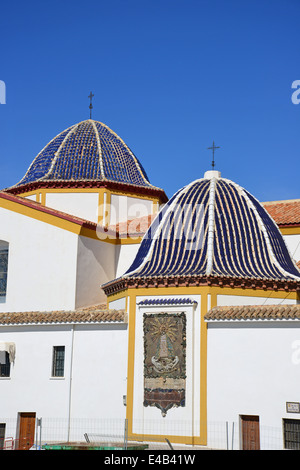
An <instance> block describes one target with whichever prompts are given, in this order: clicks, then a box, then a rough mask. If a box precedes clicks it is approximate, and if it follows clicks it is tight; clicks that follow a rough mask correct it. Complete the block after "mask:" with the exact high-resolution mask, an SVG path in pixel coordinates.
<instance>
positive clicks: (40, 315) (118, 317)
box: [0, 304, 127, 325]
mask: <svg viewBox="0 0 300 470" xmlns="http://www.w3.org/2000/svg"><path fill="white" fill-rule="evenodd" d="M126 321H127V320H126V312H125V310H111V309H107V308H106V305H105V304H102V305H94V306H92V307H84V308H81V309H77V310H57V311H52V312H3V313H0V325H21V324H39V325H40V324H53V323H56V324H59V323H111V322H126Z"/></svg>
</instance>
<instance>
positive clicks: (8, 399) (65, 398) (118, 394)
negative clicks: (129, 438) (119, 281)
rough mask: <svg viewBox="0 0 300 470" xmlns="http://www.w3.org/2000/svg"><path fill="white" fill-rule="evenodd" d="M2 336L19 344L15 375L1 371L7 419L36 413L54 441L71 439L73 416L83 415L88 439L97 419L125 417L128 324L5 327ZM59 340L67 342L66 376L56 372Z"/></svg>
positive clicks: (0, 405)
mask: <svg viewBox="0 0 300 470" xmlns="http://www.w3.org/2000/svg"><path fill="white" fill-rule="evenodd" d="M0 341H9V342H14V343H15V347H16V357H15V361H14V363H13V364H11V371H10V377H9V378H4V377H0V387H1V401H0V415H1V423H6V422H7V423H8V424H7V426H8V425H9V422H11V421H12V420H16V419H17V416H18V413H22V412H33V413H36V417H37V418H43V424H44V427H43V436H42V437H43V440H46V441H47V440H48V442H49V440H51V439H52V440H59V439H60V440H61V439H62V440H66V439H67V435H66V430H67V428H68V421H69V419H78V420H79V421H78V423H79V424H78V425H77V426H76V429H77V430H78V431H79V436H77V439H78V438H80V440H83V441H84V436H83V434H84V432H88V431H89V430H91V422H92V421H91V420H98V421H99V422H100V420H102V419H109V420H111V419H119V420H122V419H125V413H126V407H125V406H124V405H123V395H126V385H127V383H126V376H127V354H126V353H127V325H126V324H97V325H95V324H94V325H51V326H50V325H48V326H42V325H40V326H37V325H35V326H15V327H12V326H10V327H0ZM54 346H65V367H64V376H63V377H52V356H53V347H54ZM89 420H90V422H89ZM99 422H98V425H99ZM80 426H81V427H80ZM98 429H101V428H98ZM14 432H16V427H14ZM6 437H10V436H9V435H6ZM11 437H17V436H15V435H13V436H11Z"/></svg>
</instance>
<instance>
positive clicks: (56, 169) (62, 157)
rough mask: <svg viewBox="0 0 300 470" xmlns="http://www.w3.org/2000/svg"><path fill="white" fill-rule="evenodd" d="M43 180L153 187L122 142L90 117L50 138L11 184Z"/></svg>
mask: <svg viewBox="0 0 300 470" xmlns="http://www.w3.org/2000/svg"><path fill="white" fill-rule="evenodd" d="M47 181H48V182H55V181H56V182H74V181H92V182H93V181H113V182H117V183H124V184H130V185H135V186H141V187H147V188H155V187H154V186H152V185H151V184H150V182H149V180H148V177H147V175H146V172H145V170H144V169H143V167H142V165H141V163H140V162H139V161H138V159H137V158H136V157H135V155H134V154H133V153H132V151H131V150H130V149H129V147H128V146H127V145H126V144H125V142H124V141H123V140H122V139H121V138H120V137H119V136H118V135H117V134H116V133H115V132H113V131H112V130H111V129H110V128H109V127H108V126H106V125H105V124H103V123H101V122H98V121H94V120H92V119H89V120H86V121H82V122H80V123H78V124H75V125H73V126H71V127H69V128H68V129H65V130H64V131H63V132H61V133H60V134H58V135H57V136H56V137H55V138H54V139H52V140H51V141H50V142H49V143H48V144H47V145H46V146H45V147H44V148H43V150H41V152H40V153H39V154H38V155H37V156H36V158H35V159H34V161H33V162H32V164H31V165H30V167H29V169H28V171H27V173H26V174H25V176H24V177H23V178H22V180H21V181H20V182H19V183H18V184H17V185H16V186H15V187H19V186H23V185H27V184H31V183H36V182H47Z"/></svg>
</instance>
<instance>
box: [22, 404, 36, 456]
mask: <svg viewBox="0 0 300 470" xmlns="http://www.w3.org/2000/svg"><path fill="white" fill-rule="evenodd" d="M34 431H35V413H19V442H18V449H19V450H29V449H30V447H32V446H33V443H34Z"/></svg>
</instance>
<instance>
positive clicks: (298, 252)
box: [283, 235, 300, 262]
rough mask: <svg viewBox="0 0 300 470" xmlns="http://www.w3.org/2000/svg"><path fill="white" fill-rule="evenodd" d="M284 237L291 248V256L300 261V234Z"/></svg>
mask: <svg viewBox="0 0 300 470" xmlns="http://www.w3.org/2000/svg"><path fill="white" fill-rule="evenodd" d="M283 239H284V241H285V243H286V245H287V247H288V249H289V252H290V255H291V257H292V258H293V259H294V260H295V261H296V262H298V261H300V235H283Z"/></svg>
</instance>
